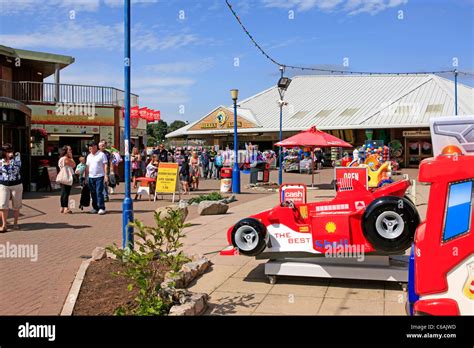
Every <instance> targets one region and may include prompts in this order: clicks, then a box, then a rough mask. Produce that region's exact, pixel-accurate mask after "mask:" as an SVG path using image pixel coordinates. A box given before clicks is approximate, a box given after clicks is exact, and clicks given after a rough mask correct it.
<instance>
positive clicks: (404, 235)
mask: <svg viewBox="0 0 474 348" xmlns="http://www.w3.org/2000/svg"><path fill="white" fill-rule="evenodd" d="M419 223H420V216H419V215H418V211H417V210H416V207H415V205H414V204H413V203H412V202H411V201H410V200H408V199H406V198H404V197H395V196H386V197H379V198H377V199H375V200H374V201H372V202H371V203H370V204H369V205H368V207H367V209H366V210H365V213H364V216H363V220H362V230H363V232H364V236H365V238H366V239H367V240H368V241H369V242H370V243H371V244H372V246H373V247H374V248H375V250H376V251H377V252H379V253H381V254H386V255H388V254H399V253H402V252H404V251H405V250H406V249H408V248H409V247H410V245H411V244H412V242H413V238H414V236H415V231H416V228H417V227H418V225H419Z"/></svg>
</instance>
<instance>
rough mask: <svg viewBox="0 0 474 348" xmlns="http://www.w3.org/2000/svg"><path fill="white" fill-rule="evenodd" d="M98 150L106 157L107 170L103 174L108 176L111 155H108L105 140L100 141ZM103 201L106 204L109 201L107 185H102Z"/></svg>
mask: <svg viewBox="0 0 474 348" xmlns="http://www.w3.org/2000/svg"><path fill="white" fill-rule="evenodd" d="M99 150H100V151H101V152H102V153H104V155H105V157H107V169H106V171H105V173H106V174H107V176H108V177H109V176H110V170H111V167H112V154H111V153H110V151H109V150H107V140H105V139H102V140H101V141H100V143H99ZM104 201H105V202H108V201H109V185H108V184H105V185H104Z"/></svg>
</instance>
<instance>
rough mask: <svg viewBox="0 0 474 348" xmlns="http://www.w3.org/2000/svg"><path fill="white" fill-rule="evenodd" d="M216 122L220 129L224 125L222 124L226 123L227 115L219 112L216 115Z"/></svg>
mask: <svg viewBox="0 0 474 348" xmlns="http://www.w3.org/2000/svg"><path fill="white" fill-rule="evenodd" d="M216 121H217V125H218V126H219V127H222V126H223V125H224V123H226V121H227V114H226V113H225V112H224V111H220V112H219V113H218V114H217V115H216Z"/></svg>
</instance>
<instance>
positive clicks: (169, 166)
mask: <svg viewBox="0 0 474 348" xmlns="http://www.w3.org/2000/svg"><path fill="white" fill-rule="evenodd" d="M176 191H178V192H181V190H180V189H179V187H178V163H166V162H160V164H159V165H158V176H157V177H156V190H155V200H156V196H157V194H158V193H172V194H173V202H174V194H175V193H176Z"/></svg>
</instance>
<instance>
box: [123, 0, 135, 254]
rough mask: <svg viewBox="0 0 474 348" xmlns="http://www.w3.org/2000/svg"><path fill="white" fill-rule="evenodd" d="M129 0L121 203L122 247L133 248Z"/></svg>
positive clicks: (127, 3) (127, 7)
mask: <svg viewBox="0 0 474 348" xmlns="http://www.w3.org/2000/svg"><path fill="white" fill-rule="evenodd" d="M130 9H131V6H130V0H125V6H124V27H125V28H124V34H125V40H124V41H125V42H124V43H125V45H124V46H125V50H124V51H125V57H124V58H125V59H124V82H125V88H124V90H125V92H124V99H125V105H124V106H125V117H124V145H125V146H124V148H125V163H124V170H125V175H124V176H125V178H124V179H125V197H124V199H123V204H122V247H123V248H124V249H125V248H130V249H133V228H132V227H131V226H130V225H129V223H130V222H133V201H132V198H131V192H130V191H131V190H130V188H131V187H130V20H131V18H130Z"/></svg>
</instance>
